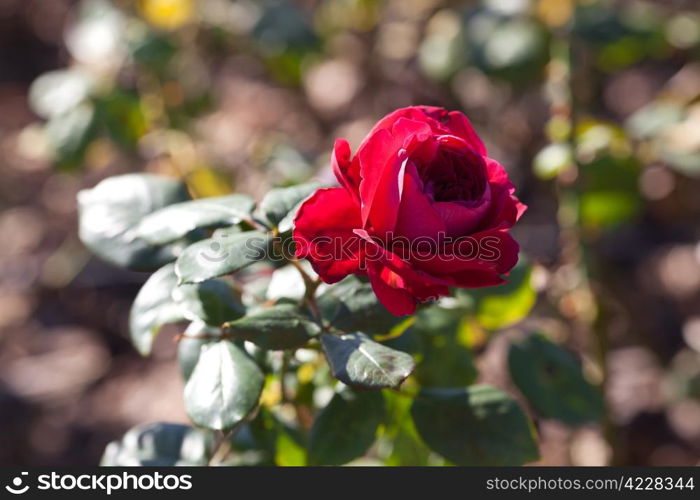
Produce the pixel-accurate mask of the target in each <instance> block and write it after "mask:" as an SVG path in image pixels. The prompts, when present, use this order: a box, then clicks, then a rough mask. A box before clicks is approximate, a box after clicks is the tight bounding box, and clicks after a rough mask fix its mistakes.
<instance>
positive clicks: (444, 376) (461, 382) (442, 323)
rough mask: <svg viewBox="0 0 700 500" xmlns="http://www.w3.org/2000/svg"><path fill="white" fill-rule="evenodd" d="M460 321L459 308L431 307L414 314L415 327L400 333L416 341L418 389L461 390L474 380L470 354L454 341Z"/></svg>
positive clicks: (475, 374) (461, 317)
mask: <svg viewBox="0 0 700 500" xmlns="http://www.w3.org/2000/svg"><path fill="white" fill-rule="evenodd" d="M462 319H463V315H462V313H461V311H460V310H459V309H457V310H454V309H445V308H442V307H439V306H431V307H428V308H426V309H423V310H422V311H420V312H419V313H418V317H417V319H416V322H415V324H414V325H413V326H412V327H411V328H410V330H409V332H407V333H406V334H404V336H406V335H409V334H413V335H416V336H418V338H419V342H420V348H419V350H418V351H419V354H420V362H419V363H418V366H417V367H416V373H415V376H416V379H417V380H418V382H419V383H420V384H421V386H423V387H465V386H467V385H470V384H472V383H473V382H474V380H475V379H476V376H477V372H476V368H475V367H474V354H473V353H472V351H471V350H470V349H467V348H466V347H464V346H463V345H462V344H460V343H459V340H458V338H457V336H458V331H459V329H460V328H461V326H462Z"/></svg>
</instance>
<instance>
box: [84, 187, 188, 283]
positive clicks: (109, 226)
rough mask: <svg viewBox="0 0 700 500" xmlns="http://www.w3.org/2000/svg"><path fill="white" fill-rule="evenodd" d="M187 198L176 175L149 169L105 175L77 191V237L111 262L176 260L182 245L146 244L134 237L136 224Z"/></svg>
mask: <svg viewBox="0 0 700 500" xmlns="http://www.w3.org/2000/svg"><path fill="white" fill-rule="evenodd" d="M188 198H189V195H188V194H187V189H186V187H185V185H184V184H183V183H182V182H180V181H178V180H176V179H171V178H168V177H161V176H157V175H152V174H127V175H120V176H117V177H110V178H109V179H105V180H103V181H102V182H100V183H99V184H98V185H97V186H95V187H94V188H92V189H86V190H83V191H81V192H80V193H78V207H79V211H80V239H81V240H82V241H83V243H84V244H85V245H86V246H87V247H88V248H89V249H90V250H92V252H94V253H95V254H96V255H97V256H99V257H100V258H102V259H104V260H106V261H107V262H110V263H112V264H114V265H117V266H121V267H128V268H131V269H137V270H143V271H152V270H155V269H158V268H159V267H161V266H162V265H163V264H167V263H168V262H170V261H173V260H175V256H176V255H177V252H178V251H179V250H181V248H182V246H183V245H182V244H180V243H176V244H173V245H169V246H165V247H159V246H154V245H150V244H148V243H147V242H145V241H144V240H142V239H140V238H138V237H137V235H136V234H135V228H136V226H138V224H139V222H140V221H141V219H142V218H143V217H144V216H145V215H147V214H149V213H151V212H154V211H156V210H158V209H160V208H163V207H165V206H167V205H170V204H173V203H177V202H180V201H184V200H187V199H188Z"/></svg>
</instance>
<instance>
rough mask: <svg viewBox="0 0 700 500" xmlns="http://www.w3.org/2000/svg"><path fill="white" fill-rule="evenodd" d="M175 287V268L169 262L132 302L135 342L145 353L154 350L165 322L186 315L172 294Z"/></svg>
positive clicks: (138, 349) (142, 352) (173, 320)
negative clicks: (156, 339)
mask: <svg viewBox="0 0 700 500" xmlns="http://www.w3.org/2000/svg"><path fill="white" fill-rule="evenodd" d="M175 287H177V276H175V269H174V266H173V265H172V264H168V265H166V266H164V267H162V268H160V269H159V270H158V271H156V272H155V273H153V274H152V275H151V276H150V278H148V281H146V283H144V285H143V287H141V290H140V291H139V293H138V295H137V296H136V299H135V300H134V303H133V304H132V306H131V312H130V314H129V331H130V333H131V343H132V344H133V345H134V347H136V350H137V351H139V352H140V353H141V354H142V355H144V356H145V355H147V354H150V352H151V348H152V347H153V341H154V339H155V337H156V335H157V334H158V331H159V330H160V328H161V327H162V326H163V325H166V324H168V323H175V322H178V321H182V320H184V319H185V316H184V314H183V311H182V310H181V309H180V307H179V306H178V304H177V303H175V301H174V300H173V299H172V297H171V294H172V291H173V289H174V288H175Z"/></svg>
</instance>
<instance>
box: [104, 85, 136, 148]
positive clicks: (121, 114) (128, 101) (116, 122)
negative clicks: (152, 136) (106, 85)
mask: <svg viewBox="0 0 700 500" xmlns="http://www.w3.org/2000/svg"><path fill="white" fill-rule="evenodd" d="M94 102H95V108H96V112H97V117H98V120H99V122H100V124H101V125H102V126H103V127H104V129H105V130H106V132H107V134H108V135H109V137H110V138H111V139H112V140H113V141H114V142H116V143H117V144H118V145H120V146H122V147H124V148H127V149H134V148H135V147H136V144H137V142H138V140H139V139H140V138H141V136H143V135H144V134H145V133H146V131H147V129H148V123H147V121H146V116H145V114H144V111H143V109H142V107H141V101H140V99H139V97H138V95H137V94H136V93H134V92H131V91H124V90H120V89H118V88H117V89H114V90H112V91H111V92H109V93H108V94H105V95H102V96H100V97H98V98H96V99H95V100H94Z"/></svg>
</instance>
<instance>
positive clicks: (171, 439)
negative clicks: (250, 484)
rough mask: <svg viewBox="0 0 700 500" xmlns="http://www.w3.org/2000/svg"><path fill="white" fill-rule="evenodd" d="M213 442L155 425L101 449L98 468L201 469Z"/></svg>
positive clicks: (182, 428) (181, 428) (208, 436)
mask: <svg viewBox="0 0 700 500" xmlns="http://www.w3.org/2000/svg"><path fill="white" fill-rule="evenodd" d="M213 442H214V436H213V434H212V433H210V432H206V431H204V430H201V429H194V428H192V427H190V426H188V425H180V424H170V423H165V422H157V423H153V424H144V425H139V426H137V427H134V428H133V429H131V430H129V431H128V432H127V433H126V434H125V435H124V437H123V438H122V439H121V440H120V441H113V442H111V443H109V444H108V445H107V448H105V451H104V454H103V455H102V459H101V460H100V465H101V466H113V467H128V466H148V467H170V466H173V465H180V466H182V465H186V466H201V465H207V462H208V461H209V450H211V448H212V446H213Z"/></svg>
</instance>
